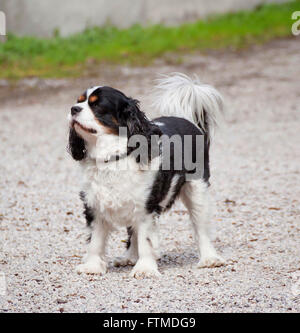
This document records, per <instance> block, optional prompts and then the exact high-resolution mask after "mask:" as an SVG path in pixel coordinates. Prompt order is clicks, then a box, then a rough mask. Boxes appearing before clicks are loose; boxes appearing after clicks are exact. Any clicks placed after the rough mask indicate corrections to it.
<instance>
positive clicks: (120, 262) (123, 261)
mask: <svg viewBox="0 0 300 333" xmlns="http://www.w3.org/2000/svg"><path fill="white" fill-rule="evenodd" d="M136 261H137V260H136V259H133V258H128V257H117V258H116V259H115V260H114V262H113V264H114V266H115V267H120V266H134V265H135V264H136Z"/></svg>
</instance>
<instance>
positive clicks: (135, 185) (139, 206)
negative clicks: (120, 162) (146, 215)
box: [83, 163, 154, 224]
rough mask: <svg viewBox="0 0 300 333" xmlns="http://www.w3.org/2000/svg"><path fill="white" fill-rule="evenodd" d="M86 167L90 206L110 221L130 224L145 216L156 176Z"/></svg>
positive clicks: (87, 196) (85, 181) (86, 185)
mask: <svg viewBox="0 0 300 333" xmlns="http://www.w3.org/2000/svg"><path fill="white" fill-rule="evenodd" d="M83 167H84V185H83V190H84V192H85V193H86V199H87V203H88V205H90V206H91V207H93V208H94V209H96V210H97V211H99V213H100V214H101V215H102V216H103V217H105V218H106V219H107V220H111V222H113V223H117V224H128V223H129V222H132V220H133V219H135V218H137V217H138V215H140V213H142V212H144V209H145V202H146V200H147V198H148V196H149V193H150V189H151V187H152V183H153V177H154V174H153V173H151V172H148V171H140V170H130V169H129V170H128V169H127V170H113V169H110V168H109V167H107V168H105V167H101V168H99V166H98V167H97V166H96V164H95V163H86V164H85V165H84V166H83Z"/></svg>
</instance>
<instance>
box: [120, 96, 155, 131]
mask: <svg viewBox="0 0 300 333" xmlns="http://www.w3.org/2000/svg"><path fill="white" fill-rule="evenodd" d="M122 114H123V117H124V120H125V122H126V126H127V129H128V136H129V137H130V136H132V135H135V134H141V135H145V136H147V135H148V133H149V131H150V122H149V120H148V119H147V118H146V116H145V114H144V112H142V111H141V110H140V108H139V101H138V100H136V99H132V98H130V99H129V100H128V104H127V106H126V107H125V108H124V110H123V112H122Z"/></svg>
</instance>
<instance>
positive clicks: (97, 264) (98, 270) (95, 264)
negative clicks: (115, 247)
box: [76, 258, 107, 275]
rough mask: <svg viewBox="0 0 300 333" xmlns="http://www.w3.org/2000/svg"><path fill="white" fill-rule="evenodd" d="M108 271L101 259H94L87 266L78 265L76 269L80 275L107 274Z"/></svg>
mask: <svg viewBox="0 0 300 333" xmlns="http://www.w3.org/2000/svg"><path fill="white" fill-rule="evenodd" d="M106 271H107V265H106V263H105V262H104V261H103V260H102V259H100V258H96V259H95V258H93V259H92V260H88V261H87V262H86V263H85V264H81V265H78V266H77V267H76V272H77V273H78V274H81V273H85V274H100V275H102V274H105V273H106Z"/></svg>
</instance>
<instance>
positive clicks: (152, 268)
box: [129, 261, 161, 279]
mask: <svg viewBox="0 0 300 333" xmlns="http://www.w3.org/2000/svg"><path fill="white" fill-rule="evenodd" d="M129 276H130V277H134V278H136V279H144V278H147V277H160V276H161V274H160V273H159V271H158V270H157V265H156V263H155V262H148V261H138V262H137V263H136V265H135V266H134V267H133V269H132V270H131V272H130V275H129Z"/></svg>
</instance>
